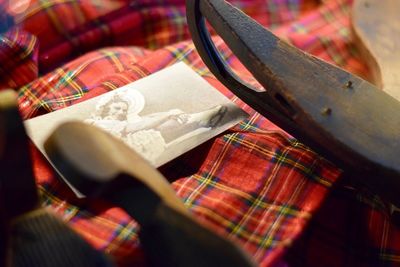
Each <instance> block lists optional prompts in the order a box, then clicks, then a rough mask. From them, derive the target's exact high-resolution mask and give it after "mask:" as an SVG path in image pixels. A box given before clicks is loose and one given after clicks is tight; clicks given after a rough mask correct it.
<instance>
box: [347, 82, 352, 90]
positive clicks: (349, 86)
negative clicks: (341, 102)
mask: <svg viewBox="0 0 400 267" xmlns="http://www.w3.org/2000/svg"><path fill="white" fill-rule="evenodd" d="M346 88H347V89H352V88H353V82H352V81H348V82H347V83H346Z"/></svg>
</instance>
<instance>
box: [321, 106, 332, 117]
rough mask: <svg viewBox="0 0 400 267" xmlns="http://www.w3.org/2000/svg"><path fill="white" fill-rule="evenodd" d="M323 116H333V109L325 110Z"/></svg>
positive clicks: (322, 112)
mask: <svg viewBox="0 0 400 267" xmlns="http://www.w3.org/2000/svg"><path fill="white" fill-rule="evenodd" d="M321 114H322V115H324V116H329V115H331V114H332V109H331V108H323V109H322V111H321Z"/></svg>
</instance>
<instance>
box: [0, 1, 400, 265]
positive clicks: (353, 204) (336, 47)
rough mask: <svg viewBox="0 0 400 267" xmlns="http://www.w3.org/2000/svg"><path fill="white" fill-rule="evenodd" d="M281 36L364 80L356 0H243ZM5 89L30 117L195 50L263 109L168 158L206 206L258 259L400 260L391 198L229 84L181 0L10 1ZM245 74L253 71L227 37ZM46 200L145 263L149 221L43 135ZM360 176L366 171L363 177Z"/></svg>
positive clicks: (117, 255) (40, 174)
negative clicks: (198, 43)
mask: <svg viewBox="0 0 400 267" xmlns="http://www.w3.org/2000/svg"><path fill="white" fill-rule="evenodd" d="M231 2H232V3H233V4H234V5H236V6H237V7H239V8H241V9H242V10H243V11H245V12H246V13H247V14H249V15H250V16H252V17H253V18H255V19H256V20H258V21H259V22H260V23H262V24H263V25H264V26H266V27H268V28H270V29H272V30H273V31H274V32H275V33H276V34H277V35H278V36H280V37H281V38H283V39H284V40H286V41H288V42H290V43H292V44H293V45H295V46H297V47H299V48H301V49H303V50H304V51H307V52H309V53H311V54H313V55H315V56H317V57H319V58H322V59H324V60H326V61H328V62H331V63H333V64H336V65H338V66H340V67H342V68H345V69H347V70H348V71H350V72H352V73H355V74H358V75H360V76H362V77H364V78H366V79H368V78H369V77H370V74H369V71H368V68H367V66H366V65H365V63H364V62H363V60H362V58H360V56H359V53H358V50H357V49H356V47H355V45H354V43H353V40H354V37H353V35H352V32H351V28H350V12H351V4H352V1H351V0H326V1H317V0H314V1H312V0H309V1H307V0H303V1H301V0H235V1H231ZM0 31H2V33H1V35H0V40H1V42H0V62H1V63H0V89H1V88H14V89H15V90H17V91H18V92H19V99H18V101H19V106H20V110H21V112H22V114H23V116H24V118H25V119H27V118H32V117H34V116H38V115H40V114H44V113H47V112H52V111H54V110H58V109H62V108H64V107H67V106H70V105H73V104H75V103H77V102H80V101H84V100H86V99H89V98H91V97H94V96H97V95H100V94H103V93H105V92H108V91H110V90H114V89H116V88H119V87H121V86H123V85H125V84H128V83H130V82H132V81H135V80H138V79H140V78H142V77H145V76H147V75H149V74H151V73H153V72H156V71H158V70H160V69H162V68H165V67H166V66H169V65H171V64H174V63H176V62H178V61H184V62H186V63H187V64H188V65H189V66H191V67H192V68H193V69H194V70H196V71H197V73H198V74H200V75H201V76H202V77H203V78H204V79H206V80H207V81H208V82H209V83H210V84H212V85H213V86H215V87H216V88H217V89H218V90H219V91H221V92H222V93H223V94H224V95H226V96H227V97H228V98H230V99H231V100H232V101H233V102H235V103H237V104H238V105H239V106H240V107H241V108H243V109H244V110H245V111H247V112H248V113H249V114H251V116H250V117H249V118H248V119H247V120H245V121H243V122H241V123H240V124H239V125H237V126H235V127H233V128H232V129H230V130H229V131H227V132H225V133H224V134H222V135H219V136H217V137H216V138H214V139H212V140H211V141H208V142H207V143H205V144H203V145H201V146H199V147H197V148H196V149H194V150H192V151H190V152H188V153H187V154H185V155H183V156H181V157H179V158H178V159H176V160H174V161H172V162H171V163H169V164H167V165H165V166H163V167H161V168H160V170H161V171H162V172H163V173H164V175H165V176H166V177H167V178H168V179H169V180H170V181H171V183H172V186H173V188H174V189H175V190H176V193H177V195H178V196H179V197H180V198H181V199H182V201H183V202H184V204H185V205H186V206H187V207H188V209H190V210H191V212H192V213H193V214H194V216H195V217H196V218H197V219H198V220H199V221H200V222H201V223H202V224H204V225H207V226H208V227H210V228H211V229H213V230H214V231H215V232H218V233H219V234H221V235H224V236H226V237H227V238H229V239H231V240H232V242H236V243H237V244H238V245H239V246H241V247H242V248H243V249H244V250H246V251H247V252H248V253H249V254H250V255H251V256H252V257H253V258H254V259H255V260H256V261H257V262H258V263H259V264H260V266H397V265H399V264H400V242H399V239H400V232H399V230H398V227H397V226H396V217H395V216H394V215H393V214H392V213H391V209H390V207H391V206H390V203H387V202H385V201H383V200H382V199H381V198H380V197H379V196H377V195H374V194H372V193H371V192H369V191H368V190H367V189H366V188H364V187H362V186H361V185H359V184H357V183H355V182H354V181H352V179H348V178H347V177H346V179H342V180H340V179H339V177H340V175H341V172H340V170H339V169H338V168H336V167H335V166H334V165H332V164H331V163H329V162H327V161H326V160H325V159H323V158H321V157H320V156H319V155H317V154H316V153H314V152H313V151H311V150H310V149H309V148H308V147H306V146H304V145H303V144H301V143H300V142H298V141H297V140H295V139H294V138H292V137H291V136H289V135H288V134H286V133H285V132H284V131H283V130H281V129H279V128H278V127H277V126H275V125H274V124H272V123H271V122H270V121H268V119H267V118H264V117H262V116H260V115H259V114H257V113H256V112H254V111H253V110H252V109H251V108H250V107H248V106H247V105H245V104H244V103H243V102H241V101H240V100H239V99H238V98H237V97H235V96H234V95H233V94H232V93H230V92H229V91H228V90H227V89H226V88H225V87H224V86H223V85H222V84H220V83H219V82H218V81H217V80H216V79H215V77H213V75H212V74H211V73H210V72H209V70H208V69H207V68H206V67H205V65H204V63H203V62H202V61H201V59H200V58H199V56H198V54H197V52H196V50H195V48H194V46H193V43H192V42H191V41H190V36H189V32H188V28H187V25H186V21H185V7H184V1H183V0H141V1H125V0H113V1H111V0H107V1H106V0H104V1H97V0H87V1H79V0H32V1H8V0H0ZM214 40H215V42H216V43H217V45H218V47H219V49H220V50H221V51H222V53H223V55H224V57H225V58H226V60H227V61H228V62H229V64H230V65H231V66H233V67H235V68H236V69H237V70H239V73H240V74H241V77H242V78H243V79H245V80H247V81H249V82H252V81H253V80H252V77H251V76H249V74H248V73H247V72H246V71H245V70H244V69H243V67H241V66H240V64H239V63H238V62H237V60H236V58H235V57H234V56H232V54H231V52H230V51H229V50H228V49H227V48H226V46H225V45H224V43H223V42H222V41H221V40H220V39H219V37H215V39H214ZM32 154H33V161H34V171H35V175H36V178H37V183H38V185H39V189H40V192H41V195H42V199H43V206H46V207H48V209H50V210H52V211H54V212H55V213H56V214H58V215H59V216H60V217H61V218H62V219H63V220H64V221H65V222H67V223H68V224H69V225H70V226H72V227H73V228H74V229H75V230H76V231H77V232H78V233H80V234H81V235H82V236H83V237H84V238H85V239H86V240H88V241H89V242H90V243H91V244H92V245H93V246H94V247H96V248H97V249H99V250H101V251H104V252H105V253H107V254H108V255H110V256H111V257H112V258H113V259H114V260H115V261H116V262H117V263H118V265H119V266H143V265H146V262H145V259H144V255H143V252H142V250H141V247H140V243H139V240H138V235H137V233H138V225H137V224H136V222H135V221H134V220H133V219H132V218H130V217H129V216H128V215H127V214H126V213H125V212H124V211H123V210H122V209H120V208H118V207H115V206H112V205H111V204H110V203H107V202H104V201H102V200H101V199H97V200H80V199H77V198H76V197H75V196H74V194H73V193H72V192H71V191H70V190H69V189H68V187H66V185H65V184H64V183H63V182H61V181H60V180H59V178H58V177H57V175H56V174H55V173H54V171H53V170H52V169H51V167H50V166H49V165H48V163H47V162H46V160H44V159H43V157H42V156H41V154H40V153H39V152H38V151H37V150H36V149H35V148H34V147H33V146H32ZM359 179H362V177H359Z"/></svg>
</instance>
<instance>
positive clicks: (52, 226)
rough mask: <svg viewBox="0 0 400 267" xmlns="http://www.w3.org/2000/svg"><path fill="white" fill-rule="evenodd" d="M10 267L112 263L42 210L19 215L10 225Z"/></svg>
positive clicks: (89, 266) (102, 264)
mask: <svg viewBox="0 0 400 267" xmlns="http://www.w3.org/2000/svg"><path fill="white" fill-rule="evenodd" d="M10 245H11V251H12V266H15V267H23V266H24V267H25V266H29V267H32V266H43V267H50V266H52V267H53V266H54V267H64V266H65V267H81V266H82V267H91V266H101V267H103V266H104V267H106V266H107V267H108V266H113V265H112V264H111V261H110V260H109V259H108V258H107V257H106V256H105V255H104V254H102V253H101V252H99V251H97V250H95V249H94V248H92V247H91V246H90V245H89V244H88V243H87V242H85V241H84V240H83V239H82V238H81V237H80V236H79V235H78V234H77V233H75V232H73V230H72V229H70V228H69V227H68V226H67V225H66V224H64V223H63V222H62V221H60V220H59V219H58V218H56V217H55V216H53V215H51V214H50V213H48V212H47V211H45V210H36V211H33V212H31V213H28V214H27V215H24V216H22V217H19V218H18V219H17V220H16V221H15V222H14V223H13V224H12V227H11V240H10Z"/></svg>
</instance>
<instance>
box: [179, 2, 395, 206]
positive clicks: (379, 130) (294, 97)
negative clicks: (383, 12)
mask: <svg viewBox="0 0 400 267" xmlns="http://www.w3.org/2000/svg"><path fill="white" fill-rule="evenodd" d="M393 1H395V0H393ZM186 5H187V17H188V24H189V29H190V31H191V34H192V38H193V41H194V44H195V46H196V48H197V50H198V52H199V54H200V56H201V57H202V59H203V60H204V62H205V63H206V65H207V66H208V68H209V69H210V70H211V71H212V72H213V74H214V75H215V76H216V77H217V78H218V79H219V80H220V81H221V82H222V83H223V84H224V85H225V86H226V87H227V88H228V89H230V90H231V91H232V92H233V93H234V94H236V95H237V96H238V97H239V98H240V99H242V100H243V101H244V102H246V103H247V104H248V105H250V106H251V107H252V108H253V109H255V110H256V111H258V112H259V113H260V114H262V115H263V116H265V117H266V118H268V119H270V120H271V121H272V122H274V123H275V124H276V125H278V126H279V127H281V128H282V129H284V130H285V131H287V132H288V133H290V134H292V135H293V136H294V137H296V138H298V139H299V140H300V141H302V142H304V143H305V144H307V145H309V146H310V147H311V148H312V149H314V150H316V151H317V152H318V153H320V154H321V155H322V156H324V157H326V158H327V159H329V160H331V161H332V162H334V163H335V164H336V165H337V166H338V167H340V168H342V169H343V170H344V173H345V175H346V176H350V177H351V176H354V177H360V178H362V180H361V179H360V182H362V183H363V184H365V185H366V186H368V187H370V188H371V189H372V190H373V191H374V192H376V193H379V194H380V195H381V196H382V197H384V198H386V199H388V200H389V201H391V202H392V203H394V204H395V205H397V206H400V198H399V195H400V116H399V113H400V103H399V102H398V101H397V100H396V99H394V98H393V97H391V96H389V95H388V94H386V93H385V92H383V91H382V90H379V89H378V88H377V87H375V86H374V85H372V84H370V83H368V82H367V81H365V80H363V79H361V78H359V77H357V76H355V75H352V74H351V73H348V72H346V71H344V70H342V69H340V68H338V67H335V66H333V65H330V64H328V63H326V62H324V61H321V60H319V59H317V58H315V57H313V56H311V55H308V54H306V53H304V52H302V51H300V50H298V49H297V48H295V47H293V46H291V45H289V44H287V43H285V42H284V41H282V40H280V39H279V38H277V37H276V36H275V35H273V34H272V33H271V32H269V31H268V30H266V29H265V28H263V27H262V26H261V25H259V24H258V23H256V22H255V21H254V20H252V19H251V18H250V17H248V16H247V15H245V14H244V13H243V12H241V11H240V10H238V9H236V8H235V7H233V6H232V5H230V4H229V3H227V2H225V1H223V0H188V1H187V2H186ZM206 19H207V21H208V22H209V23H210V25H211V26H212V27H213V28H214V29H215V31H216V32H217V33H218V34H219V35H220V36H221V37H222V39H223V40H224V41H225V43H226V44H227V45H228V46H229V47H230V48H231V50H232V51H233V53H234V54H235V55H236V56H237V57H238V59H239V60H240V61H241V62H242V63H243V65H244V66H245V67H246V68H247V69H248V70H249V71H250V72H251V73H252V74H253V76H254V77H255V78H256V79H257V81H258V82H259V83H260V84H261V85H262V86H263V87H264V88H265V89H266V91H260V90H255V89H254V88H251V87H250V86H249V85H246V84H244V83H243V82H242V81H241V80H240V78H239V77H237V76H236V75H235V74H234V73H233V72H232V71H231V70H230V69H229V67H228V65H227V64H226V63H225V62H224V61H223V60H222V58H221V56H220V55H219V53H218V51H217V50H216V48H215V46H214V44H213V42H212V40H211V38H210V34H209V32H208V30H207V28H206V24H205V21H206Z"/></svg>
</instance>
